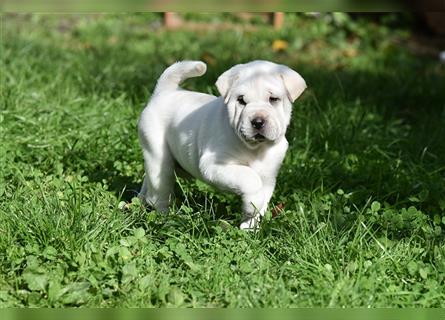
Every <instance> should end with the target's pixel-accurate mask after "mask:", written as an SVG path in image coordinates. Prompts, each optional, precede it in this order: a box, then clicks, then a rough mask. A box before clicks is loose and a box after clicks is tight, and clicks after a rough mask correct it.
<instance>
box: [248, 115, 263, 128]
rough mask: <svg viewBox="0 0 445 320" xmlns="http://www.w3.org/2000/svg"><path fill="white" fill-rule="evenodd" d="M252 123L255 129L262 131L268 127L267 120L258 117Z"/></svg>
mask: <svg viewBox="0 0 445 320" xmlns="http://www.w3.org/2000/svg"><path fill="white" fill-rule="evenodd" d="M250 123H251V124H252V127H254V128H255V129H257V130H261V129H262V128H263V127H264V126H265V125H266V119H264V118H262V117H256V118H254V119H253V120H252V121H250Z"/></svg>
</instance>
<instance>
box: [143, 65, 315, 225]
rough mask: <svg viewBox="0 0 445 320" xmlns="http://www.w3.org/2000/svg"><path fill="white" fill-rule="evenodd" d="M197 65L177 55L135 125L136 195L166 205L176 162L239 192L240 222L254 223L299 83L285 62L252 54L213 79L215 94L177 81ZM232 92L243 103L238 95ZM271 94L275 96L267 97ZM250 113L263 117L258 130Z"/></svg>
mask: <svg viewBox="0 0 445 320" xmlns="http://www.w3.org/2000/svg"><path fill="white" fill-rule="evenodd" d="M205 71H206V65H205V64H204V63H203V62H200V61H183V62H178V63H175V64H173V65H172V66H170V67H169V68H167V69H166V70H165V71H164V73H163V74H162V75H161V77H160V78H159V80H158V84H157V86H156V89H155V91H154V94H153V96H152V98H151V100H150V102H149V103H148V105H147V107H146V108H145V109H144V111H143V112H142V114H141V117H140V120H139V124H138V128H139V138H140V142H141V146H142V150H143V155H144V161H145V179H144V183H143V186H142V189H141V192H140V197H141V198H142V199H143V200H145V201H146V202H147V203H148V204H150V205H152V206H154V207H155V208H156V209H158V210H160V211H163V212H166V211H168V206H169V202H170V199H171V197H172V192H173V184H174V172H175V167H176V168H177V167H178V165H179V166H180V167H181V168H182V169H184V170H185V171H186V172H188V173H189V174H191V175H192V176H194V177H196V178H198V179H200V180H202V181H205V182H207V183H209V184H211V185H214V186H216V187H217V188H219V189H221V190H227V191H230V192H234V193H236V194H239V195H241V197H242V200H243V212H244V220H243V222H242V224H241V228H242V229H252V228H256V227H257V225H258V222H259V219H260V217H261V216H262V215H263V214H264V213H265V211H266V209H267V205H268V203H269V200H270V198H271V196H272V193H273V190H274V188H275V178H276V175H277V173H278V170H279V168H280V166H281V163H282V161H283V158H284V156H285V153H286V150H287V147H288V143H287V140H286V138H285V136H284V134H285V132H286V128H287V126H288V124H289V120H290V116H291V107H292V102H293V101H294V100H295V99H296V98H297V97H298V96H299V95H300V94H301V93H302V92H303V91H304V89H305V88H306V84H305V82H304V80H303V78H302V77H301V76H300V75H299V74H298V73H296V72H295V71H293V70H291V69H290V68H288V67H286V66H283V65H278V64H275V63H272V62H268V61H253V62H250V63H247V64H241V65H237V66H234V67H233V68H231V69H230V70H228V71H226V72H225V73H223V74H222V75H221V76H220V77H219V78H218V81H217V82H216V86H217V88H218V90H219V91H220V93H221V95H222V96H221V97H215V96H213V95H208V94H203V93H198V92H192V91H187V90H183V89H181V88H180V87H179V84H180V83H181V82H182V81H183V80H185V79H187V78H190V77H196V76H200V75H202V74H204V73H205ZM240 95H242V96H243V100H241V101H242V102H243V103H244V102H245V103H246V105H242V104H241V103H240V102H239V101H240V100H239V96H240ZM271 96H272V97H274V98H279V100H277V101H273V102H271V101H272V100H269V98H270V97H271ZM258 117H259V118H261V119H263V120H264V121H265V125H264V127H263V128H261V129H255V128H254V126H253V124H252V120H253V119H258Z"/></svg>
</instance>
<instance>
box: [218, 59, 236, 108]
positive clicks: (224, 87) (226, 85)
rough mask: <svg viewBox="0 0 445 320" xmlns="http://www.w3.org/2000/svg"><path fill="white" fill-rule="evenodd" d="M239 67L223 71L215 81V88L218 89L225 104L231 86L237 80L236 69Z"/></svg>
mask: <svg viewBox="0 0 445 320" xmlns="http://www.w3.org/2000/svg"><path fill="white" fill-rule="evenodd" d="M239 66H240V65H237V66H234V67H232V68H230V69H229V70H227V71H225V72H224V73H223V74H221V75H220V76H219V77H218V79H217V80H216V83H215V84H216V87H217V88H218V91H219V93H220V94H221V96H222V97H223V98H224V101H225V102H226V103H227V100H228V95H229V91H230V88H231V87H232V84H233V83H234V82H235V81H236V79H237V78H238V69H239Z"/></svg>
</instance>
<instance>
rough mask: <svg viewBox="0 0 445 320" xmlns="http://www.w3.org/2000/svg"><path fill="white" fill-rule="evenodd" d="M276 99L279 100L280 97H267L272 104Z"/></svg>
mask: <svg viewBox="0 0 445 320" xmlns="http://www.w3.org/2000/svg"><path fill="white" fill-rule="evenodd" d="M278 101H280V98H278V97H270V98H269V102H270V103H272V104H274V103H276V102H278Z"/></svg>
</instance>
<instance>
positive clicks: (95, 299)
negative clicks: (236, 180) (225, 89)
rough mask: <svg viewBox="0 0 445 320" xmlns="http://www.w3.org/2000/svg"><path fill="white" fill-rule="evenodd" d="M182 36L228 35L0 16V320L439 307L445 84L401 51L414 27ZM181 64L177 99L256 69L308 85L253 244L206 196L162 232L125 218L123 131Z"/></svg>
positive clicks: (182, 208)
mask: <svg viewBox="0 0 445 320" xmlns="http://www.w3.org/2000/svg"><path fill="white" fill-rule="evenodd" d="M186 18H189V19H193V20H194V21H202V22H203V23H205V24H206V25H208V24H212V23H218V22H219V21H223V20H224V21H230V23H232V24H233V27H232V28H224V29H221V30H219V29H217V28H212V29H207V28H203V29H202V30H191V31H190V30H189V31H187V30H185V31H166V30H164V29H163V28H162V26H161V16H160V15H158V14H132V15H124V14H122V15H117V14H113V15H99V14H95V15H44V14H32V15H28V14H27V15H11V14H4V15H3V17H2V44H1V53H2V55H1V56H2V72H1V81H2V82H1V84H2V85H1V93H0V94H1V105H0V137H1V144H0V306H2V307H21V306H52V307H63V306H82V307H107V306H115V307H117V306H119V307H142V306H143V307H151V306H187V307H191V306H193V307H272V306H273V307H291V306H292V307H312V306H323V307H327V306H329V307H445V244H444V238H445V237H444V235H445V231H444V230H445V65H444V64H440V63H439V61H438V58H437V57H436V56H433V55H428V54H423V53H422V52H423V51H421V50H414V49H413V48H412V46H410V43H411V39H412V30H411V29H410V28H411V25H413V24H412V23H411V19H412V18H410V17H409V16H408V15H402V16H383V17H382V18H380V20H381V21H376V20H375V19H364V18H363V17H362V18H357V19H354V20H352V19H351V18H349V17H348V16H346V15H341V14H338V15H325V16H324V15H322V16H321V17H318V18H317V17H313V16H307V15H294V14H288V15H287V16H286V20H285V25H284V27H283V28H282V29H281V30H278V31H274V30H273V29H271V28H270V27H269V26H267V25H266V24H265V23H264V22H262V21H261V20H260V19H254V20H253V21H252V22H251V27H249V28H248V30H244V29H243V28H242V25H241V22H240V21H238V18H235V17H232V16H230V15H222V14H218V15H196V14H195V15H193V14H190V15H186ZM181 59H201V60H204V61H206V62H207V64H208V72H207V74H206V75H204V76H203V77H201V78H197V79H192V80H189V81H188V82H187V83H186V85H185V86H186V87H187V88H189V89H193V90H200V91H203V92H209V93H214V94H216V88H215V86H214V83H215V80H216V78H217V77H218V75H219V74H221V73H222V72H223V71H224V70H226V69H227V68H229V67H230V66H232V65H234V64H237V63H241V62H245V61H249V60H255V59H267V60H272V61H276V62H279V63H283V64H286V65H288V66H290V67H292V68H295V70H297V71H298V72H299V73H300V74H301V75H302V76H303V77H304V78H305V79H306V82H307V83H308V90H307V91H306V92H305V94H304V95H303V96H302V98H301V99H299V100H297V102H296V103H295V104H294V111H293V116H292V121H291V125H290V127H289V130H288V133H287V137H288V140H289V143H290V148H289V150H288V153H287V156H286V158H285V160H284V164H283V166H282V168H281V171H280V174H279V176H278V183H277V188H276V190H275V193H274V196H273V198H272V203H273V204H274V205H278V204H284V210H283V211H282V212H281V214H280V215H279V216H278V217H277V218H275V219H272V218H271V214H270V213H269V214H268V215H266V218H265V220H266V221H263V223H262V226H261V229H260V231H259V232H256V233H254V232H243V231H240V230H238V228H237V226H238V224H239V219H240V217H241V213H240V201H239V199H238V198H237V197H235V196H233V195H228V194H224V193H221V192H218V191H216V190H213V189H211V188H210V187H208V186H206V185H204V184H203V183H200V182H196V181H184V180H178V183H177V187H176V189H177V192H176V195H177V199H176V202H175V204H174V206H173V207H172V208H171V212H170V214H168V215H165V216H164V215H161V214H158V213H156V212H154V211H151V210H150V209H146V208H144V207H143V205H142V204H141V203H140V202H139V201H138V200H137V199H136V198H135V196H136V194H137V192H138V188H139V187H140V185H141V182H142V177H143V159H142V154H141V151H140V148H139V144H138V139H137V130H136V123H137V120H138V117H139V114H140V112H141V110H142V109H143V107H144V105H145V103H146V102H147V100H148V98H149V96H150V93H151V91H152V90H153V88H154V85H155V82H156V79H157V77H158V76H159V75H160V73H161V72H162V70H163V69H164V68H165V67H166V66H168V65H169V64H171V63H173V62H175V61H177V60H181Z"/></svg>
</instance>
